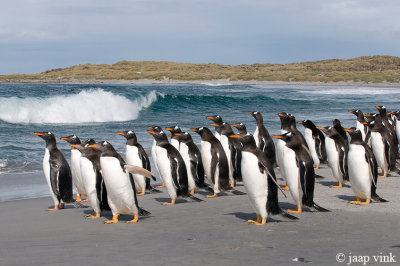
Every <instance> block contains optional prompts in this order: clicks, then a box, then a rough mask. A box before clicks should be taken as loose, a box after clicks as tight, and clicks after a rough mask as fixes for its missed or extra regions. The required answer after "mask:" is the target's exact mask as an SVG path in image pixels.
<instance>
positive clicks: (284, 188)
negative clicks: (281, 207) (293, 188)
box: [281, 185, 289, 190]
mask: <svg viewBox="0 0 400 266" xmlns="http://www.w3.org/2000/svg"><path fill="white" fill-rule="evenodd" d="M281 189H283V190H289V186H288V185H286V186H284V187H281Z"/></svg>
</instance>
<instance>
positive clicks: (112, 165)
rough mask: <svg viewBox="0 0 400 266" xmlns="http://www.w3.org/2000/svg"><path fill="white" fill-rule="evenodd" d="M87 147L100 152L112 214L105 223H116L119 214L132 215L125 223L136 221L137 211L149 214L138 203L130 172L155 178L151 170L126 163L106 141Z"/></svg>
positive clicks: (144, 214)
mask: <svg viewBox="0 0 400 266" xmlns="http://www.w3.org/2000/svg"><path fill="white" fill-rule="evenodd" d="M88 147H89V148H95V149H97V150H99V151H100V152H101V155H100V166H101V172H102V175H103V180H104V183H105V185H106V188H107V199H108V205H109V206H110V209H111V212H112V214H113V217H112V219H111V220H108V221H105V223H106V224H111V223H118V216H119V215H120V214H128V215H133V219H132V220H130V221H128V222H127V223H136V222H137V221H138V214H139V212H140V214H141V215H142V216H147V215H150V213H149V212H147V211H145V210H143V209H142V208H140V207H139V205H138V200H137V197H136V187H135V181H134V179H133V176H132V175H131V174H130V173H132V172H134V173H141V174H143V175H146V177H148V178H153V179H155V178H154V176H153V175H152V174H151V172H149V171H147V170H146V169H144V168H142V167H138V166H133V165H127V164H126V163H125V161H124V159H122V157H121V155H119V153H117V152H116V151H115V149H114V147H113V146H112V145H111V143H109V142H107V141H102V142H98V143H95V144H92V145H88Z"/></svg>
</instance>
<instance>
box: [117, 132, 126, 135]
mask: <svg viewBox="0 0 400 266" xmlns="http://www.w3.org/2000/svg"><path fill="white" fill-rule="evenodd" d="M115 134H117V135H124V132H116V133H115Z"/></svg>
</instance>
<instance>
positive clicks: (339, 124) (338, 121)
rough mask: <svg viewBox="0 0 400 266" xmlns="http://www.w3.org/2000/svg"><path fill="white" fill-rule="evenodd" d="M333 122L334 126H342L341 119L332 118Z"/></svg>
mask: <svg viewBox="0 0 400 266" xmlns="http://www.w3.org/2000/svg"><path fill="white" fill-rule="evenodd" d="M332 124H333V126H334V127H337V126H342V124H341V123H340V120H339V119H336V118H335V119H333V120H332Z"/></svg>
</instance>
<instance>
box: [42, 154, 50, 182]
mask: <svg viewBox="0 0 400 266" xmlns="http://www.w3.org/2000/svg"><path fill="white" fill-rule="evenodd" d="M43 173H44V177H45V178H46V181H47V184H48V185H49V187H51V183H50V152H49V150H48V149H47V148H46V149H45V150H44V157H43ZM50 190H51V189H50Z"/></svg>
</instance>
